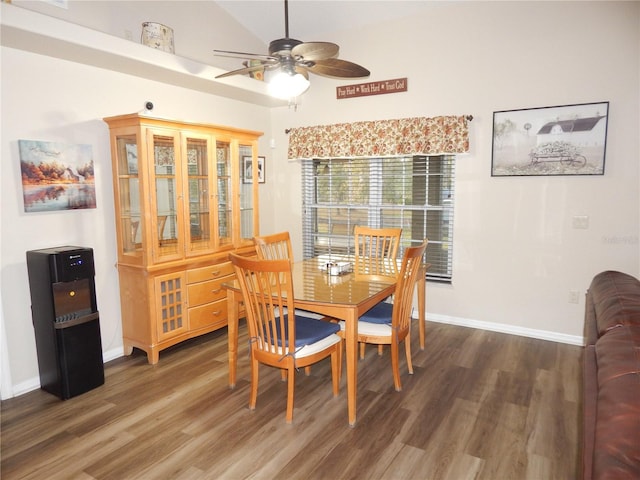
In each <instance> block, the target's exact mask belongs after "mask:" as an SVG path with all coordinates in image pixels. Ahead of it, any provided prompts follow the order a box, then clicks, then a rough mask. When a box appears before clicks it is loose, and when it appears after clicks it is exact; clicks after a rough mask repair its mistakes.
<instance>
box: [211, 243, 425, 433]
mask: <svg viewBox="0 0 640 480" xmlns="http://www.w3.org/2000/svg"><path fill="white" fill-rule="evenodd" d="M336 263H337V264H339V265H342V266H345V265H348V264H349V261H348V259H346V261H345V260H344V259H343V261H340V262H336V258H335V257H328V256H324V255H322V256H318V257H314V258H310V259H306V260H302V261H299V262H294V263H292V267H291V268H292V278H293V283H294V285H293V292H294V296H295V298H294V302H295V306H296V308H297V309H300V310H306V311H308V312H312V313H316V314H319V315H323V316H325V317H329V318H331V319H336V320H343V321H344V322H345V332H344V339H345V360H346V367H347V368H346V370H347V410H348V417H349V425H350V426H355V424H356V401H357V385H358V368H357V363H358V348H357V347H358V318H359V317H360V316H361V315H362V314H364V313H365V312H366V311H367V310H369V309H370V308H372V307H373V306H374V305H376V304H377V303H379V302H382V301H384V300H385V299H386V298H387V297H389V296H390V295H392V294H393V293H394V290H395V285H396V277H395V276H393V275H389V276H382V275H363V274H356V273H354V272H353V271H349V270H350V269H348V268H346V269H344V270H347V271H345V272H342V273H340V274H330V273H329V272H333V270H331V268H330V267H329V268H328V267H327V264H334V265H335V264H336ZM351 265H353V264H352V263H351ZM427 268H428V264H424V265H423V272H421V274H420V275H419V277H418V289H417V290H418V318H419V334H420V349H424V337H425V307H426V305H425V303H426V299H425V295H426V294H425V288H426V280H425V273H426V269H427ZM396 272H397V271H396ZM223 287H224V288H225V289H226V291H227V310H228V312H227V313H228V337H229V340H228V350H229V387H230V388H235V385H236V372H237V361H238V326H239V317H240V314H241V313H243V307H242V301H243V298H242V292H241V290H240V287H239V285H238V284H237V281H231V282H227V283H225V284H224V285H223Z"/></svg>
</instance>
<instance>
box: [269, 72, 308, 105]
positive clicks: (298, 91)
mask: <svg viewBox="0 0 640 480" xmlns="http://www.w3.org/2000/svg"><path fill="white" fill-rule="evenodd" d="M309 85H311V83H310V82H309V80H307V79H306V78H305V77H304V75H301V74H299V73H295V72H294V73H293V74H291V73H287V72H285V71H282V70H281V71H279V72H278V73H276V74H275V75H274V76H273V78H272V79H271V80H270V81H269V86H268V90H269V95H271V96H272V97H275V98H280V99H282V100H289V99H291V98H295V97H298V96H300V95H302V94H303V93H304V92H306V91H307V89H308V88H309Z"/></svg>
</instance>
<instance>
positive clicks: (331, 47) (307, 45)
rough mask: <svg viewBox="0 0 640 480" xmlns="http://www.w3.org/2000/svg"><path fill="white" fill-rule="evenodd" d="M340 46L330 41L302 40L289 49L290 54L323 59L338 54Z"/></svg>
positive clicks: (314, 59)
mask: <svg viewBox="0 0 640 480" xmlns="http://www.w3.org/2000/svg"><path fill="white" fill-rule="evenodd" d="M339 51H340V47H338V45H336V44H335V43H331V42H304V43H301V44H300V45H296V46H295V47H293V48H292V49H291V55H293V56H294V57H302V58H304V59H305V60H312V61H314V62H315V61H317V60H325V59H327V58H333V57H337V56H338V52H339Z"/></svg>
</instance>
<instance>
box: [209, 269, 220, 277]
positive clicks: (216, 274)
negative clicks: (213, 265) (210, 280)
mask: <svg viewBox="0 0 640 480" xmlns="http://www.w3.org/2000/svg"><path fill="white" fill-rule="evenodd" d="M211 275H213V276H214V277H217V276H218V275H220V270H216V271H215V272H211Z"/></svg>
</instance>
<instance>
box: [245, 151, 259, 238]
mask: <svg viewBox="0 0 640 480" xmlns="http://www.w3.org/2000/svg"><path fill="white" fill-rule="evenodd" d="M254 160H255V158H254V157H253V148H252V146H251V145H240V172H241V173H240V176H241V177H242V178H241V179H240V238H241V239H242V240H250V239H252V238H253V236H254V235H255V233H254V228H253V219H254V205H253V198H254V194H253V189H254V181H253V179H256V178H259V172H258V166H257V165H254V163H255V161H254ZM262 168H264V166H263V167H262ZM263 173H264V172H263ZM255 183H257V180H255Z"/></svg>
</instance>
